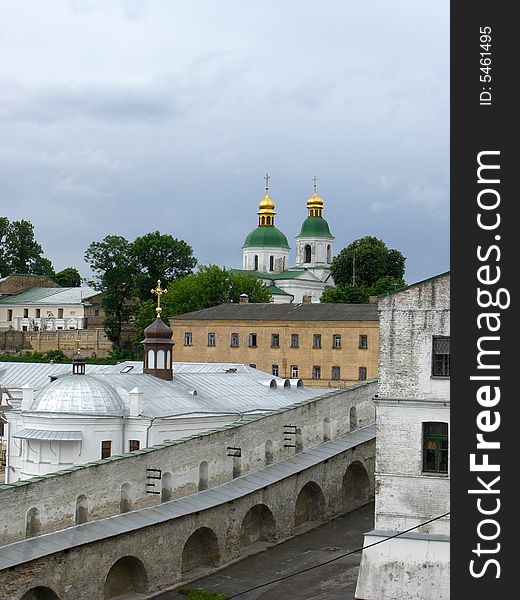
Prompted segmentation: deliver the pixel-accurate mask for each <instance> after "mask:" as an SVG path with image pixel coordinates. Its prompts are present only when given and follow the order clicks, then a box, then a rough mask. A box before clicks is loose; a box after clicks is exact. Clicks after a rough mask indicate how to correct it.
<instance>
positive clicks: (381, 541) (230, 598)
mask: <svg viewBox="0 0 520 600" xmlns="http://www.w3.org/2000/svg"><path fill="white" fill-rule="evenodd" d="M449 514H450V513H449V512H447V513H444V514H443V515H439V516H438V517H434V518H433V519H430V520H429V521H425V522H424V523H419V525H415V527H410V528H409V529H405V530H404V531H400V532H399V533H396V534H395V535H391V536H389V537H387V538H384V539H383V540H379V541H378V542H374V543H373V544H369V545H368V546H364V547H361V548H356V549H355V550H351V551H350V552H346V553H345V554H341V555H340V556H336V557H335V558H331V559H330V560H326V561H325V562H322V563H319V564H317V565H313V566H312V567H307V568H306V569H301V570H300V571H295V572H294V573H289V574H288V575H283V576H282V577H278V578H277V579H272V580H271V581H268V582H267V583H261V584H260V585H256V586H254V587H252V588H249V589H248V590H244V591H243V592H239V593H238V594H233V595H232V596H228V597H227V598H228V600H232V598H238V597H239V596H243V595H244V594H248V593H249V592H254V591H255V590H259V589H260V588H263V587H266V586H268V585H271V584H273V583H278V582H279V581H284V580H285V579H289V578H290V577H295V576H296V575H301V574H302V573H306V572H307V571H312V570H313V569H317V568H318V567H323V566H324V565H328V564H330V563H333V562H335V561H337V560H341V559H342V558H345V557H346V556H350V555H351V554H356V552H361V551H362V550H365V549H366V548H372V547H373V546H377V545H378V544H382V543H383V542H387V541H388V540H392V539H394V538H396V537H399V536H400V535H404V534H405V533H409V532H410V531H413V530H414V529H417V528H418V527H424V525H428V524H430V523H433V522H434V521H438V520H439V519H443V518H444V517H447V516H448V515H449Z"/></svg>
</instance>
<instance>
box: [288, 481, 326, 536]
mask: <svg viewBox="0 0 520 600" xmlns="http://www.w3.org/2000/svg"><path fill="white" fill-rule="evenodd" d="M324 512H325V496H324V495H323V491H322V489H321V487H320V486H319V485H318V484H317V483H316V482H315V481H309V482H308V483H306V484H305V485H304V486H303V487H302V489H301V490H300V493H299V494H298V498H297V499H296V507H295V510H294V525H295V527H298V526H299V525H303V524H304V523H308V522H312V521H322V520H323V513H324Z"/></svg>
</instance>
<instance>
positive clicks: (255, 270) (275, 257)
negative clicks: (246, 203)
mask: <svg viewBox="0 0 520 600" xmlns="http://www.w3.org/2000/svg"><path fill="white" fill-rule="evenodd" d="M268 179H269V178H268V176H266V188H265V196H264V198H263V199H262V200H261V201H260V204H259V207H258V226H257V227H256V229H253V231H251V232H250V233H249V234H248V235H247V237H246V239H245V241H244V245H243V246H242V269H233V271H234V272H235V273H247V274H250V275H254V276H255V277H257V278H258V279H261V280H262V281H263V282H264V283H265V284H266V285H267V286H268V287H269V290H270V291H271V297H272V301H273V302H276V303H281V302H294V303H301V302H303V301H304V298H305V299H307V300H310V301H311V302H319V301H320V297H321V295H322V293H323V291H324V290H325V288H326V287H331V286H333V285H334V281H333V279H332V276H331V272H330V267H331V263H332V258H333V256H334V236H333V235H332V234H331V232H330V229H329V225H328V223H327V221H326V220H325V219H324V218H323V205H324V201H323V198H320V197H319V196H318V194H317V193H316V180H314V193H313V195H312V196H311V197H310V198H309V199H308V200H307V211H308V216H307V218H306V219H305V221H304V222H303V224H302V227H301V230H300V233H299V234H298V235H297V236H296V265H295V266H293V267H289V252H290V246H289V243H288V241H287V238H286V236H285V235H284V234H283V233H282V232H281V231H280V230H279V229H277V228H276V227H275V224H274V223H275V214H276V212H275V204H274V202H273V200H272V199H271V197H270V196H269V187H268V185H267V183H268Z"/></svg>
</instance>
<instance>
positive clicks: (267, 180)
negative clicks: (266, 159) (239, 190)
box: [264, 173, 271, 193]
mask: <svg viewBox="0 0 520 600" xmlns="http://www.w3.org/2000/svg"><path fill="white" fill-rule="evenodd" d="M264 179H265V191H266V193H267V192H268V191H269V179H271V178H270V177H269V174H268V173H266V174H265V177H264Z"/></svg>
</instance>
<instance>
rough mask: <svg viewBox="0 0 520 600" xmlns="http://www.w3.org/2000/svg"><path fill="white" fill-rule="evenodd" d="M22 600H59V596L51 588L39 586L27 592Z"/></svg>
mask: <svg viewBox="0 0 520 600" xmlns="http://www.w3.org/2000/svg"><path fill="white" fill-rule="evenodd" d="M20 600H59V596H58V594H57V593H56V592H55V591H54V590H51V588H48V587H45V586H43V585H39V586H38V587H35V588H31V589H30V590H27V591H26V592H25V594H24V595H23V596H22V597H21V598H20Z"/></svg>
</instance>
